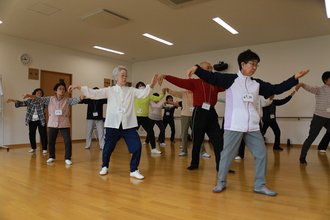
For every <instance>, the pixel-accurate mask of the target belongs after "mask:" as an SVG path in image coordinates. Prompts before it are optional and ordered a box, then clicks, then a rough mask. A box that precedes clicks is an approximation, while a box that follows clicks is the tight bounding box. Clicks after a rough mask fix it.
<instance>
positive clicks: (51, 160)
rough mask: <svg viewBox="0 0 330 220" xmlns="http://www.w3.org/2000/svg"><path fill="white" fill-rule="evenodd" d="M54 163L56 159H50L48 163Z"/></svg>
mask: <svg viewBox="0 0 330 220" xmlns="http://www.w3.org/2000/svg"><path fill="white" fill-rule="evenodd" d="M54 161H55V159H54V158H49V159H48V160H47V163H52V162H54Z"/></svg>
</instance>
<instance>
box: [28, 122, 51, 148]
mask: <svg viewBox="0 0 330 220" xmlns="http://www.w3.org/2000/svg"><path fill="white" fill-rule="evenodd" d="M37 128H38V131H39V134H40V142H41V146H42V149H43V150H47V142H48V141H47V127H46V125H45V126H42V124H41V122H40V121H39V120H38V121H30V122H29V139H30V144H31V148H32V149H36V148H37V144H36V132H37Z"/></svg>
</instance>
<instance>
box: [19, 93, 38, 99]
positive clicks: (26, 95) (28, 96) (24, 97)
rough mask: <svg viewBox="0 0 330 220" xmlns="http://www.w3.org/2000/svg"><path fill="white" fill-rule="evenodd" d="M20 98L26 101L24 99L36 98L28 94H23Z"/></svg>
mask: <svg viewBox="0 0 330 220" xmlns="http://www.w3.org/2000/svg"><path fill="white" fill-rule="evenodd" d="M22 97H23V99H26V98H30V99H35V98H36V96H35V95H30V94H23V95H22Z"/></svg>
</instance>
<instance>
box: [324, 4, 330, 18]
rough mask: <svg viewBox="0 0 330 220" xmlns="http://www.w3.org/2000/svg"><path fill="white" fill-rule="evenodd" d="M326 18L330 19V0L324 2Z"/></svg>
mask: <svg viewBox="0 0 330 220" xmlns="http://www.w3.org/2000/svg"><path fill="white" fill-rule="evenodd" d="M324 3H325V10H326V12H327V18H330V0H324Z"/></svg>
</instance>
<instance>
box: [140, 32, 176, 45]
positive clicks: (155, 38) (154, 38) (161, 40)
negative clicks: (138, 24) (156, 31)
mask: <svg viewBox="0 0 330 220" xmlns="http://www.w3.org/2000/svg"><path fill="white" fill-rule="evenodd" d="M142 35H143V36H145V37H149V38H151V39H153V40H156V41H159V42H161V43H163V44H167V45H170V46H171V45H173V43H171V42H168V41H166V40H163V39H160V38H158V37H155V36H153V35H151V34H148V33H145V34H142Z"/></svg>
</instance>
